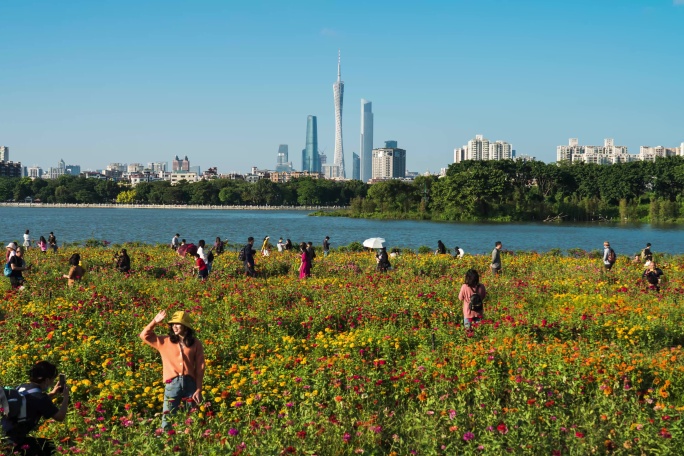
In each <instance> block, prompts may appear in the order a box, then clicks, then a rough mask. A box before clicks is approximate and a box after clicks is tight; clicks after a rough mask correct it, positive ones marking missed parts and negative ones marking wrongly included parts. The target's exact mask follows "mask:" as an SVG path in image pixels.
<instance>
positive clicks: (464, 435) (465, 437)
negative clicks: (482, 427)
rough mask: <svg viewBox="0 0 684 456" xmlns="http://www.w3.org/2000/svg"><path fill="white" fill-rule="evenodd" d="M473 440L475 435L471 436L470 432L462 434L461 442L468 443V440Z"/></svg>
mask: <svg viewBox="0 0 684 456" xmlns="http://www.w3.org/2000/svg"><path fill="white" fill-rule="evenodd" d="M474 438H475V434H473V433H472V432H466V433H465V434H463V440H465V441H466V442H468V441H469V440H473V439H474Z"/></svg>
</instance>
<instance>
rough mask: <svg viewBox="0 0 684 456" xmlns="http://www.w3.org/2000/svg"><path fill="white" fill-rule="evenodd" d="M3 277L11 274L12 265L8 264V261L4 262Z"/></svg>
mask: <svg viewBox="0 0 684 456" xmlns="http://www.w3.org/2000/svg"><path fill="white" fill-rule="evenodd" d="M4 272H5V277H9V276H11V275H12V266H10V264H9V263H7V264H5V271H4Z"/></svg>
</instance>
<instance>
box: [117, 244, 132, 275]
mask: <svg viewBox="0 0 684 456" xmlns="http://www.w3.org/2000/svg"><path fill="white" fill-rule="evenodd" d="M114 259H116V269H118V270H119V271H121V272H128V271H130V270H131V258H130V257H129V256H128V252H127V251H126V249H121V253H120V254H118V255H115V256H114Z"/></svg>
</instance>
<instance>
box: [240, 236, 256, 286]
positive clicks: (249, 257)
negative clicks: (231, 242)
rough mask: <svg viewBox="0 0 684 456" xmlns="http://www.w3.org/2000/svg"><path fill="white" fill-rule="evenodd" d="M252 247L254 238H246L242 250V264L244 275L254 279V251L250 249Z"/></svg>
mask: <svg viewBox="0 0 684 456" xmlns="http://www.w3.org/2000/svg"><path fill="white" fill-rule="evenodd" d="M253 245H254V238H253V237H252V236H250V237H248V238H247V244H246V245H245V246H244V247H243V248H242V251H243V252H244V253H243V255H244V260H243V264H244V266H245V274H246V275H247V276H249V277H256V270H255V269H254V255H255V254H256V250H254V249H253V248H252V246H253Z"/></svg>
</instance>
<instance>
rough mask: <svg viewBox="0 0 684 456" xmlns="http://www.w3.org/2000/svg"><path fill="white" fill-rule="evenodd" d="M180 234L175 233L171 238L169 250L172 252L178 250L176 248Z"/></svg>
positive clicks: (178, 244)
mask: <svg viewBox="0 0 684 456" xmlns="http://www.w3.org/2000/svg"><path fill="white" fill-rule="evenodd" d="M179 238H180V234H178V233H176V235H175V236H174V237H172V238H171V248H172V249H173V250H178V247H179V246H180V239H179Z"/></svg>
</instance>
